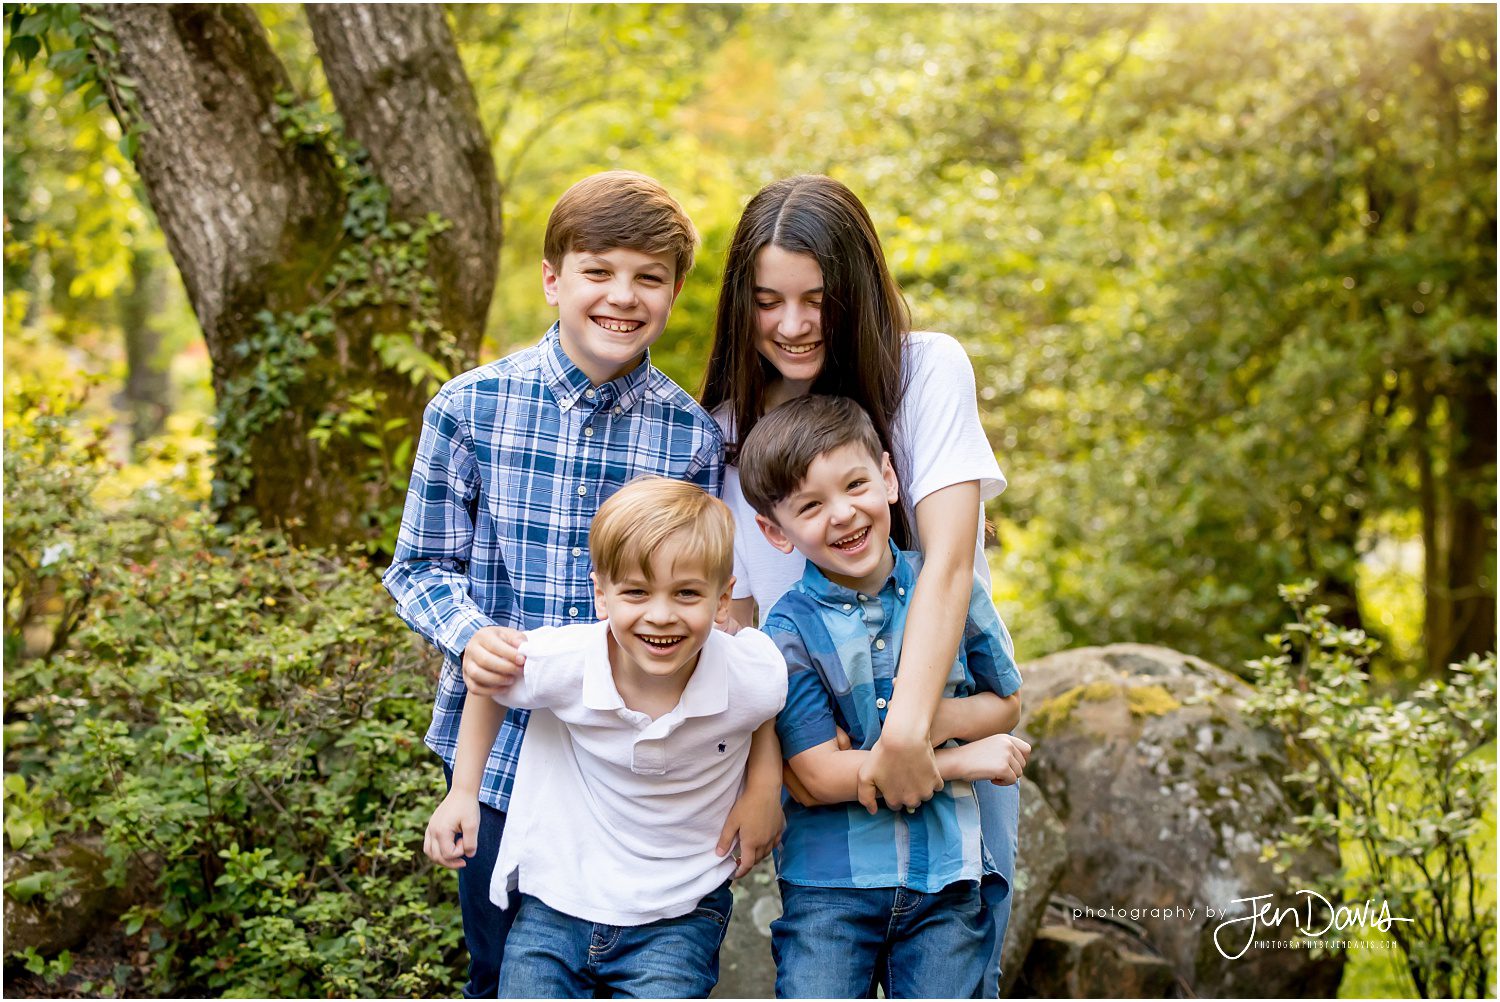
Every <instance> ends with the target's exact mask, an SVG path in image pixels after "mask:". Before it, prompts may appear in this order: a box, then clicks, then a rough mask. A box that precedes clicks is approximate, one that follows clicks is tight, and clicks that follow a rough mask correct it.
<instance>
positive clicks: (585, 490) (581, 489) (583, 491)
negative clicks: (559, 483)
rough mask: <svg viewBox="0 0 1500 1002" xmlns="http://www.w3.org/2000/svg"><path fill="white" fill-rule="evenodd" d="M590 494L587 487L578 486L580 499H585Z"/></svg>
mask: <svg viewBox="0 0 1500 1002" xmlns="http://www.w3.org/2000/svg"><path fill="white" fill-rule="evenodd" d="M588 492H589V489H588V488H587V487H585V486H583V485H582V484H579V485H578V496H579V497H583V496H584V495H585V494H587V493H588Z"/></svg>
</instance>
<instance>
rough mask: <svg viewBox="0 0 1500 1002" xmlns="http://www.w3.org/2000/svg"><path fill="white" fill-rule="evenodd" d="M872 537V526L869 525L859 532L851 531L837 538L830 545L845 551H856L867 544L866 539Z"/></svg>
mask: <svg viewBox="0 0 1500 1002" xmlns="http://www.w3.org/2000/svg"><path fill="white" fill-rule="evenodd" d="M869 538H870V527H869V526H868V525H867V526H865V527H864V528H863V529H861V530H859V531H858V532H855V533H851V534H850V535H848V536H845V537H844V538H843V539H835V540H834V541H833V542H832V543H829V544H828V545H829V546H832V547H833V548H834V549H836V550H843V551H844V552H845V553H854V552H856V551H858V550H859V549H860V548H861V547H863V546H864V545H865V540H867V539H869Z"/></svg>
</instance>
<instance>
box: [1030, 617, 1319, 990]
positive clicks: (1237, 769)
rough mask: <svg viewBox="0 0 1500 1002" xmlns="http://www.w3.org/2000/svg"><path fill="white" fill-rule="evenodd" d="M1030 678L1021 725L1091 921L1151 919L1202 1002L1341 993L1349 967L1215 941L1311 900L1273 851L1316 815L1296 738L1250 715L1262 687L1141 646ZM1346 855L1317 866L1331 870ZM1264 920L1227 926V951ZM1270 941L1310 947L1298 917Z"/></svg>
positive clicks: (1044, 669)
mask: <svg viewBox="0 0 1500 1002" xmlns="http://www.w3.org/2000/svg"><path fill="white" fill-rule="evenodd" d="M1024 674H1025V678H1026V710H1025V713H1024V715H1023V718H1022V722H1021V729H1022V732H1023V733H1024V734H1025V735H1026V736H1027V738H1028V740H1030V741H1032V743H1033V745H1034V751H1033V753H1032V758H1031V763H1030V765H1028V767H1027V770H1026V772H1027V775H1028V776H1029V777H1031V779H1033V780H1034V781H1035V782H1036V784H1037V785H1038V786H1039V787H1041V789H1042V792H1043V794H1044V795H1045V796H1046V798H1047V800H1048V802H1049V803H1050V804H1051V805H1052V807H1053V808H1054V809H1055V810H1056V811H1057V812H1058V815H1059V816H1060V817H1061V819H1062V821H1063V824H1064V825H1065V826H1066V829H1067V840H1068V868H1067V872H1066V873H1065V874H1064V876H1063V879H1062V881H1061V883H1060V885H1059V887H1058V891H1059V893H1060V894H1061V895H1064V896H1067V897H1069V898H1071V899H1072V900H1073V903H1074V907H1075V908H1077V909H1079V910H1080V911H1081V913H1082V917H1088V913H1089V912H1090V911H1092V912H1094V913H1100V914H1103V915H1104V916H1105V917H1109V918H1122V919H1125V920H1127V921H1130V922H1132V923H1136V924H1137V925H1138V926H1139V927H1140V929H1141V930H1142V932H1143V933H1144V935H1145V936H1146V938H1147V939H1148V941H1149V942H1150V943H1151V944H1152V945H1153V946H1154V947H1155V948H1156V949H1157V950H1158V951H1159V952H1160V953H1161V955H1162V956H1163V957H1165V958H1166V959H1168V960H1169V961H1171V963H1172V965H1173V967H1174V968H1175V969H1176V971H1177V973H1178V974H1179V975H1180V976H1181V977H1182V978H1183V979H1184V980H1185V981H1186V983H1187V984H1188V985H1190V986H1191V988H1192V990H1193V991H1194V992H1196V993H1197V994H1198V995H1200V996H1205V997H1219V996H1234V995H1241V996H1260V997H1265V996H1277V995H1281V996H1297V997H1309V996H1333V995H1334V994H1336V992H1337V990H1338V984H1339V979H1340V976H1341V973H1342V969H1343V960H1342V957H1341V956H1334V957H1318V958H1314V957H1313V956H1312V955H1311V951H1309V950H1306V949H1261V948H1251V949H1248V950H1246V951H1245V952H1244V954H1243V955H1242V956H1240V957H1238V959H1228V958H1227V957H1225V956H1224V955H1223V953H1222V952H1221V950H1220V948H1218V947H1216V946H1215V943H1214V932H1215V929H1216V928H1217V927H1219V926H1220V925H1221V924H1222V923H1223V922H1224V921H1225V918H1224V915H1225V913H1228V915H1229V916H1237V915H1248V914H1249V906H1248V905H1247V904H1245V902H1244V899H1247V898H1249V897H1251V896H1253V895H1261V894H1273V895H1275V898H1274V903H1275V904H1276V905H1288V906H1290V905H1294V904H1296V903H1298V899H1297V898H1296V896H1295V891H1296V889H1295V888H1290V887H1288V886H1287V884H1286V880H1285V878H1283V877H1281V876H1278V875H1277V874H1276V873H1275V872H1274V871H1273V869H1272V867H1271V866H1270V865H1269V864H1268V863H1264V862H1262V861H1261V853H1262V850H1263V849H1265V848H1266V847H1267V846H1268V844H1269V843H1270V842H1271V841H1272V839H1273V837H1274V835H1275V834H1276V833H1277V832H1279V831H1280V830H1282V828H1283V826H1284V825H1285V823H1286V822H1287V820H1288V819H1289V818H1290V817H1291V816H1293V815H1294V814H1298V813H1303V812H1304V810H1305V805H1297V804H1294V803H1292V802H1291V801H1290V800H1289V797H1288V793H1287V791H1286V790H1285V789H1284V787H1283V785H1282V783H1281V779H1280V777H1281V776H1283V775H1284V774H1285V773H1286V772H1287V771H1288V764H1287V761H1286V754H1285V748H1286V745H1285V741H1284V739H1282V738H1281V737H1280V736H1279V735H1277V734H1275V733H1273V732H1270V731H1266V730H1261V729H1257V728H1255V727H1253V726H1251V724H1250V723H1248V722H1247V721H1246V720H1245V719H1244V718H1242V716H1241V713H1240V706H1241V703H1242V701H1243V700H1244V698H1245V697H1246V696H1248V695H1249V693H1250V689H1249V687H1248V686H1247V685H1245V683H1243V682H1241V681H1240V680H1239V679H1238V678H1236V677H1235V676H1233V675H1231V674H1229V673H1228V672H1226V671H1224V670H1222V669H1220V668H1216V667H1214V666H1213V665H1211V664H1209V663H1208V662H1206V661H1202V660H1200V659H1198V658H1194V657H1190V656H1188V655H1184V654H1180V653H1178V652H1176V651H1172V650H1169V649H1167V648H1163V647H1150V646H1145V645H1141V644H1115V645H1113V646H1109V647H1090V648H1082V649H1079V650H1073V651H1065V652H1062V653H1060V654H1054V655H1052V656H1050V657H1047V658H1043V659H1041V660H1040V661H1036V662H1032V663H1031V664H1030V665H1028V666H1027V667H1026V669H1025V672H1024ZM1334 851H1335V850H1334V849H1333V848H1332V847H1329V848H1327V849H1324V850H1320V851H1318V856H1319V858H1317V859H1314V860H1309V861H1308V862H1310V863H1311V864H1312V865H1314V866H1318V867H1320V868H1327V869H1331V868H1332V867H1333V866H1334V865H1335V864H1336V861H1337V860H1336V856H1335V855H1334ZM1210 908H1212V909H1214V911H1215V913H1216V914H1215V915H1213V916H1210V915H1209V914H1208V912H1207V909H1210ZM1248 924H1249V923H1243V922H1242V923H1238V924H1236V925H1234V926H1231V927H1228V928H1227V929H1226V930H1225V932H1224V935H1223V946H1225V947H1227V948H1228V949H1227V950H1226V951H1224V952H1228V953H1231V954H1233V953H1235V952H1236V951H1238V949H1239V948H1240V946H1241V945H1242V941H1243V940H1244V939H1245V936H1244V934H1243V930H1245V929H1246V927H1247V926H1248ZM1259 936H1260V938H1266V939H1282V940H1290V939H1293V938H1296V937H1295V932H1294V930H1293V929H1292V928H1291V922H1290V921H1288V922H1287V924H1286V925H1285V926H1284V927H1282V928H1281V929H1280V930H1279V931H1278V930H1267V929H1265V928H1262V929H1261V930H1260V933H1259ZM1054 945H1055V944H1054ZM1096 952H1097V951H1096Z"/></svg>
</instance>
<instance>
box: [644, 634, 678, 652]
mask: <svg viewBox="0 0 1500 1002" xmlns="http://www.w3.org/2000/svg"><path fill="white" fill-rule="evenodd" d="M637 636H640V635H639V634H637ZM681 640H682V638H681V637H641V641H642V642H643V643H645V644H646V646H648V647H660V648H662V649H663V650H665V649H666V648H668V647H672V646H674V645H676V644H677V643H678V642H679V641H681Z"/></svg>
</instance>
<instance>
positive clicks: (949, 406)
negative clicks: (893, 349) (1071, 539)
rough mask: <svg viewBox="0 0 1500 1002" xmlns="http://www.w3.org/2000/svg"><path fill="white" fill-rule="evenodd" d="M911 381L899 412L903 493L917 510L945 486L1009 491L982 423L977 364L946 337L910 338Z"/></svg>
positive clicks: (987, 494)
mask: <svg viewBox="0 0 1500 1002" xmlns="http://www.w3.org/2000/svg"><path fill="white" fill-rule="evenodd" d="M907 338H908V347H907V358H908V360H909V362H908V366H909V368H908V382H907V386H906V394H905V396H904V397H903V398H902V400H901V407H900V409H899V414H898V429H897V443H898V448H900V450H901V451H902V453H903V456H902V457H901V458H902V466H903V467H904V468H903V469H901V470H900V471H899V472H901V473H902V475H903V480H902V484H901V487H902V493H903V494H905V495H906V497H907V499H908V501H909V503H910V504H911V506H912V507H913V508H915V507H916V505H917V504H918V503H919V502H920V501H921V500H922V499H923V498H925V497H926V496H927V495H929V494H932V493H933V492H935V491H939V490H942V489H943V488H944V487H951V486H952V485H954V484H961V483H966V482H967V481H970V480H977V481H979V499H980V500H981V501H986V500H988V499H990V498H992V497H995V496H996V495H998V494H999V493H1000V492H1001V491H1003V490H1005V474H1003V473H1001V472H1000V464H999V463H998V462H997V461H996V460H995V451H994V449H992V448H990V443H989V439H987V438H986V437H985V434H984V426H983V425H982V424H981V423H980V420H979V400H978V396H977V394H976V393H975V386H974V366H973V365H972V364H971V363H970V362H969V356H968V355H967V354H966V353H965V352H964V349H963V345H961V344H959V343H958V342H957V341H955V340H954V339H953V338H951V337H949V336H948V335H946V334H934V333H927V332H913V333H912V334H909V335H907Z"/></svg>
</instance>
